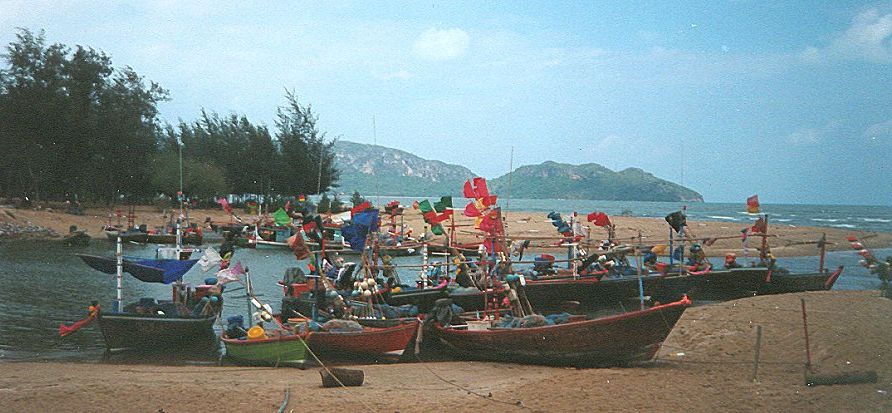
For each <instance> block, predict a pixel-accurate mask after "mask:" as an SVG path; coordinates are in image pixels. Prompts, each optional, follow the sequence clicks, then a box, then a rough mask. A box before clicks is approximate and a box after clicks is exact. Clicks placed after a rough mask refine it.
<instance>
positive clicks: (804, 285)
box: [757, 265, 844, 295]
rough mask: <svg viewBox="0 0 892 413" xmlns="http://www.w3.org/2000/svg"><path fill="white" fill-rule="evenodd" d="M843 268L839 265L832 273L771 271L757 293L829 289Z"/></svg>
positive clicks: (825, 271)
mask: <svg viewBox="0 0 892 413" xmlns="http://www.w3.org/2000/svg"><path fill="white" fill-rule="evenodd" d="M843 269H844V267H843V266H841V265H840V266H839V267H838V268H837V269H836V271H833V272H832V273H831V272H829V271H827V270H824V271H820V272H813V273H790V272H778V271H772V273H771V274H770V275H769V277H768V279H767V280H766V281H765V282H764V283H763V284H762V285H761V286H760V287H759V289H758V290H757V293H758V294H759V295H766V294H784V293H798V292H803V291H825V290H830V289H831V288H833V285H834V284H836V280H838V279H839V276H840V275H842V271H843Z"/></svg>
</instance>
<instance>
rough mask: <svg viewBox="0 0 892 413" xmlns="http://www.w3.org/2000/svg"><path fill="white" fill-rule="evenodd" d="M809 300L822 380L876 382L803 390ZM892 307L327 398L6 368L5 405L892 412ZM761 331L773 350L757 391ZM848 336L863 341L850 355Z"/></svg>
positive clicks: (374, 380)
mask: <svg viewBox="0 0 892 413" xmlns="http://www.w3.org/2000/svg"><path fill="white" fill-rule="evenodd" d="M800 299H805V300H806V302H807V303H808V322H809V333H810V335H809V336H810V349H811V353H812V360H813V365H814V368H815V370H816V372H818V373H824V374H832V373H843V372H852V371H865V370H872V371H876V373H877V375H878V377H879V381H878V382H877V383H866V384H850V385H836V386H814V387H809V386H806V385H805V384H804V382H803V365H804V363H805V355H804V346H805V343H804V338H803V334H802V318H801V317H802V315H801V313H800V310H799V307H800ZM890 311H892V300H889V299H885V298H881V297H879V296H878V292H877V291H822V292H809V293H797V294H784V295H774V296H758V297H752V298H746V299H740V300H734V301H729V302H724V303H717V304H710V305H704V306H699V307H692V308H689V309H688V310H687V311H686V312H685V314H684V315H683V316H682V318H681V320H680V321H679V322H678V324H677V325H676V327H675V329H673V331H672V333H671V334H670V335H669V337H668V338H667V339H666V341H665V342H664V344H663V347H662V349H661V350H660V352H659V353H658V356H657V361H656V362H653V363H648V364H644V365H641V366H635V367H623V368H591V369H574V368H562V367H547V366H533V365H519V364H511V363H489V362H471V361H446V362H424V363H421V364H420V363H397V364H377V365H355V366H353V367H350V368H354V369H361V370H363V371H364V372H365V376H366V380H365V384H364V385H363V386H362V387H355V388H348V389H342V388H333V389H323V388H321V387H320V378H319V373H318V371H317V369H315V368H312V369H308V370H297V369H293V368H278V369H275V368H270V367H241V366H222V367H217V366H198V365H185V366H168V365H157V364H87V363H81V362H77V363H71V362H56V361H53V362H28V361H15V362H10V361H0V405H3V406H5V407H6V408H7V409H8V410H10V411H20V412H43V411H60V412H62V411H73V412H80V411H96V412H106V411H108V412H116V411H153V412H156V411H165V412H177V411H184V410H188V411H192V412H195V413H198V412H229V411H232V412H237V411H276V410H277V409H278V408H279V406H280V405H281V404H282V401H283V399H284V390H285V389H288V390H289V391H290V402H289V403H288V405H287V407H288V409H294V411H299V410H311V411H315V410H318V411H329V410H332V409H333V408H334V406H342V407H343V406H349V407H348V409H347V410H351V411H355V410H373V411H391V412H392V411H400V412H415V411H419V412H420V411H451V412H452V411H454V412H471V411H480V410H481V409H487V411H496V412H503V411H505V412H514V411H525V410H532V411H579V412H584V411H591V410H592V408H593V406H596V407H595V409H596V410H603V411H671V410H684V411H687V412H695V413H699V412H711V411H889V410H892V394H890V393H892V342H890V341H889V340H888V332H889V331H892V318H889V317H885V316H883V314H888V313H889V312H890ZM756 326H761V328H762V335H763V337H762V338H763V340H762V342H761V347H760V350H761V362H760V365H759V368H758V375H757V379H756V380H755V381H754V380H752V372H753V350H754V343H755V330H756ZM840 337H858V340H850V339H846V341H845V342H846V345H845V346H839V342H840ZM569 383H579V385H571V386H568V384H569ZM171 388H177V389H178V391H176V392H171V391H170V389H171ZM642 389H646V390H645V391H642ZM469 391H472V392H473V394H472V393H470V392H469ZM211 395H213V396H212V397H209V396H211ZM630 395H631V396H630ZM288 409H286V411H289V410H288Z"/></svg>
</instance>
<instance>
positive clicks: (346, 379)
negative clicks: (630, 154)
mask: <svg viewBox="0 0 892 413" xmlns="http://www.w3.org/2000/svg"><path fill="white" fill-rule="evenodd" d="M329 371H331V374H329V373H328V372H329ZM319 374H320V375H321V376H322V387H340V386H341V384H343V385H344V386H362V382H363V380H365V373H363V371H362V370H350V369H342V368H330V369H328V370H326V369H324V368H323V369H319ZM332 375H333V376H332ZM338 381H340V383H338Z"/></svg>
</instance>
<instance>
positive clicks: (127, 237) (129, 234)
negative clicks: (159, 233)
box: [105, 227, 149, 244]
mask: <svg viewBox="0 0 892 413" xmlns="http://www.w3.org/2000/svg"><path fill="white" fill-rule="evenodd" d="M105 236H106V237H107V238H108V240H109V241H115V240H117V239H118V238H121V241H123V242H136V243H140V244H145V243H146V241H148V239H149V234H148V233H147V232H145V231H143V230H141V229H140V228H136V227H132V228H128V229H126V230H123V231H122V230H118V229H106V230H105Z"/></svg>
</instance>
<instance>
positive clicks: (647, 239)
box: [0, 206, 892, 257]
mask: <svg viewBox="0 0 892 413" xmlns="http://www.w3.org/2000/svg"><path fill="white" fill-rule="evenodd" d="M0 210H2V212H0V223H4V222H5V223H10V224H16V225H20V226H24V225H35V226H39V227H45V228H49V229H52V230H53V231H55V232H56V233H58V234H65V233H67V232H68V228H69V226H71V225H77V227H78V228H79V229H83V230H86V231H87V233H89V234H90V235H91V236H93V237H96V238H100V239H102V240H104V239H105V235H104V234H103V233H102V231H101V228H102V227H103V226H104V225H106V224H107V223H108V222H109V219H108V214H109V210H107V209H99V208H89V209H87V210H86V211H85V214H84V215H70V214H66V213H63V212H61V211H59V210H47V209H42V210H34V209H13V208H0ZM237 213H238V212H237ZM190 214H191V218H192V220H193V222H198V223H204V221H205V219H206V218H210V219H211V220H212V221H213V222H216V223H228V222H232V218H231V217H230V216H229V214H227V213H225V212H224V211H222V210H221V209H198V210H192V211H191V212H190ZM239 215H241V216H242V218H243V219H244V221H245V222H249V223H253V222H254V217H250V218H248V217H246V216H245V215H244V214H239ZM168 220H169V218H168V215H167V214H165V213H164V212H162V211H159V210H158V209H157V208H155V207H150V206H140V207H137V209H136V218H135V222H136V223H137V225H139V224H143V223H145V224H147V225H148V226H149V227H150V228H152V227H158V226H163V225H164V224H166V223H167V222H168ZM611 220H612V221H613V223H614V224H616V228H617V229H616V232H617V237H618V238H619V239H621V240H625V241H631V240H632V238H633V237H637V236H638V231H639V230H640V231H641V236H642V240H643V242H644V243H652V244H660V243H663V244H665V243H666V242H667V241H668V225H667V224H666V222H665V220H663V219H662V218H642V217H624V216H614V217H611ZM122 221H123V223H124V224H126V223H127V218H126V217H124V218H122ZM403 221H404V223H405V224H406V225H409V227H411V228H412V229H413V230H414V233H415V234H416V235H417V234H420V233H421V231H423V229H424V228H425V224H424V221H423V219H422V217H421V213H420V212H418V211H417V210H413V209H411V208H408V209H406V212H405V214H404V216H403ZM117 222H118V219H117V218H113V219H112V223H113V224H115V223H117ZM385 222H386V221H385ZM505 222H506V224H507V227H508V228H507V230H508V234H509V236H511V237H512V238H514V237H516V238H521V239H531V241H532V243H533V245H547V244H552V243H554V242H556V241H557V235H558V234H557V231H555V229H554V226H552V225H551V223H550V222H549V221H548V220H547V218H546V217H545V214H544V213H542V212H510V213H508V214H507V216H506V219H505ZM745 226H747V225H746V224H743V223H740V222H736V223H729V222H720V221H688V230H687V231H688V234H689V235H690V236H692V237H693V238H694V239H696V240H702V239H706V238H719V239H718V240H717V241H715V243H714V244H713V245H712V246H710V247H706V248H705V251H706V252H707V254H708V255H709V256H713V257H720V256H724V255H725V254H726V253H728V252H734V253H737V254H738V255H741V254H742V252H743V251H742V243H741V239H740V235H741V233H740V230H741V229H742V228H744V227H745ZM769 232H770V234H771V237H770V238H769V245H770V248H771V251H772V252H773V253H774V255H775V256H778V257H789V256H803V255H818V248H817V246H816V241H817V240H818V239H819V238H820V237H821V234H827V240H828V241H829V245H828V246H827V248H828V250H849V249H851V247H850V244H849V242H848V241H846V237H848V236H849V235H851V234H856V235H858V236H859V238H861V239H862V240H865V244H866V245H867V246H868V247H869V248H883V247H888V246H890V245H892V234H889V233H870V232H863V231H853V230H845V229H838V228H819V227H802V226H799V227H797V226H791V225H783V224H772V225H771V226H770V230H769ZM476 233H479V231H474V230H473V221H472V220H471V219H470V218H466V217H462V216H460V212H459V211H456V234H457V238H458V240H459V241H461V242H474V241H479V240H480V238H479V236H478V235H476ZM41 236H42V235H41ZM606 237H607V231H606V230H604V229H603V228H599V227H592V229H591V232H590V238H591V240H592V241H593V242H597V240H601V239H605V238H606ZM760 242H761V240H760V239H759V238H757V237H751V238H750V240H749V252H748V253H749V254H750V256H756V255H758V251H756V249H755V247H757V246H759V244H760ZM556 251H558V252H560V253H565V252H566V248H557V249H556Z"/></svg>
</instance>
